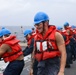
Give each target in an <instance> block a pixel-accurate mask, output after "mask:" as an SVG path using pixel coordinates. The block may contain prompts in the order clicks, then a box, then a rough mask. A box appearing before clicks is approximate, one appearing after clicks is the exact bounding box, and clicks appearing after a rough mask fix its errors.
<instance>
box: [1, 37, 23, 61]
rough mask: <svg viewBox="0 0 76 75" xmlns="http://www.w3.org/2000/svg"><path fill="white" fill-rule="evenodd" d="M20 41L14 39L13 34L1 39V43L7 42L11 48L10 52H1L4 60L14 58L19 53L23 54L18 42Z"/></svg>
mask: <svg viewBox="0 0 76 75" xmlns="http://www.w3.org/2000/svg"><path fill="white" fill-rule="evenodd" d="M19 42H20V41H19V40H17V39H16V37H15V36H10V37H9V38H7V39H5V40H4V41H3V44H7V45H9V46H10V48H11V49H12V51H11V52H6V53H4V54H3V56H2V58H3V59H4V61H5V62H8V61H9V62H11V61H14V60H16V59H17V58H18V57H19V56H20V55H22V54H23V52H22V50H21V47H20V45H19V44H18V43H19Z"/></svg>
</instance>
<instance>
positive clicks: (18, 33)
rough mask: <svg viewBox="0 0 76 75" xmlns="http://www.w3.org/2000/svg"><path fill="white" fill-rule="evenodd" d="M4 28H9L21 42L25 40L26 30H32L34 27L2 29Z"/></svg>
mask: <svg viewBox="0 0 76 75" xmlns="http://www.w3.org/2000/svg"><path fill="white" fill-rule="evenodd" d="M2 27H5V28H8V29H9V30H10V31H11V32H12V34H15V35H16V36H17V38H18V39H19V40H21V41H24V40H25V38H24V35H23V32H24V30H26V29H31V28H32V26H0V29H1V28H2Z"/></svg>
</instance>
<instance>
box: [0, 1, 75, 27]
mask: <svg viewBox="0 0 76 75" xmlns="http://www.w3.org/2000/svg"><path fill="white" fill-rule="evenodd" d="M39 11H43V12H45V13H47V14H48V16H49V18H50V24H55V25H57V26H59V25H61V26H63V24H64V23H65V22H66V21H67V22H69V23H70V25H76V0H0V25H2V26H5V25H10V26H13V25H14V26H18V25H25V26H30V25H32V26H33V19H34V16H35V14H36V13H37V12H39Z"/></svg>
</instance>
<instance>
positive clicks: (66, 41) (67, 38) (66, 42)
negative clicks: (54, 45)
mask: <svg viewBox="0 0 76 75" xmlns="http://www.w3.org/2000/svg"><path fill="white" fill-rule="evenodd" d="M62 35H63V36H65V37H66V40H65V45H68V44H69V43H70V39H69V35H68V34H67V32H66V30H64V31H62Z"/></svg>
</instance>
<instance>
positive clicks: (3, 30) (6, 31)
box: [2, 28, 11, 35]
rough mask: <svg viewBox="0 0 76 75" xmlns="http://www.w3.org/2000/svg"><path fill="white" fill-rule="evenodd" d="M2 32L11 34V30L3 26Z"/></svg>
mask: <svg viewBox="0 0 76 75" xmlns="http://www.w3.org/2000/svg"><path fill="white" fill-rule="evenodd" d="M2 34H3V35H7V34H11V32H10V30H9V29H6V28H4V29H2Z"/></svg>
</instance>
